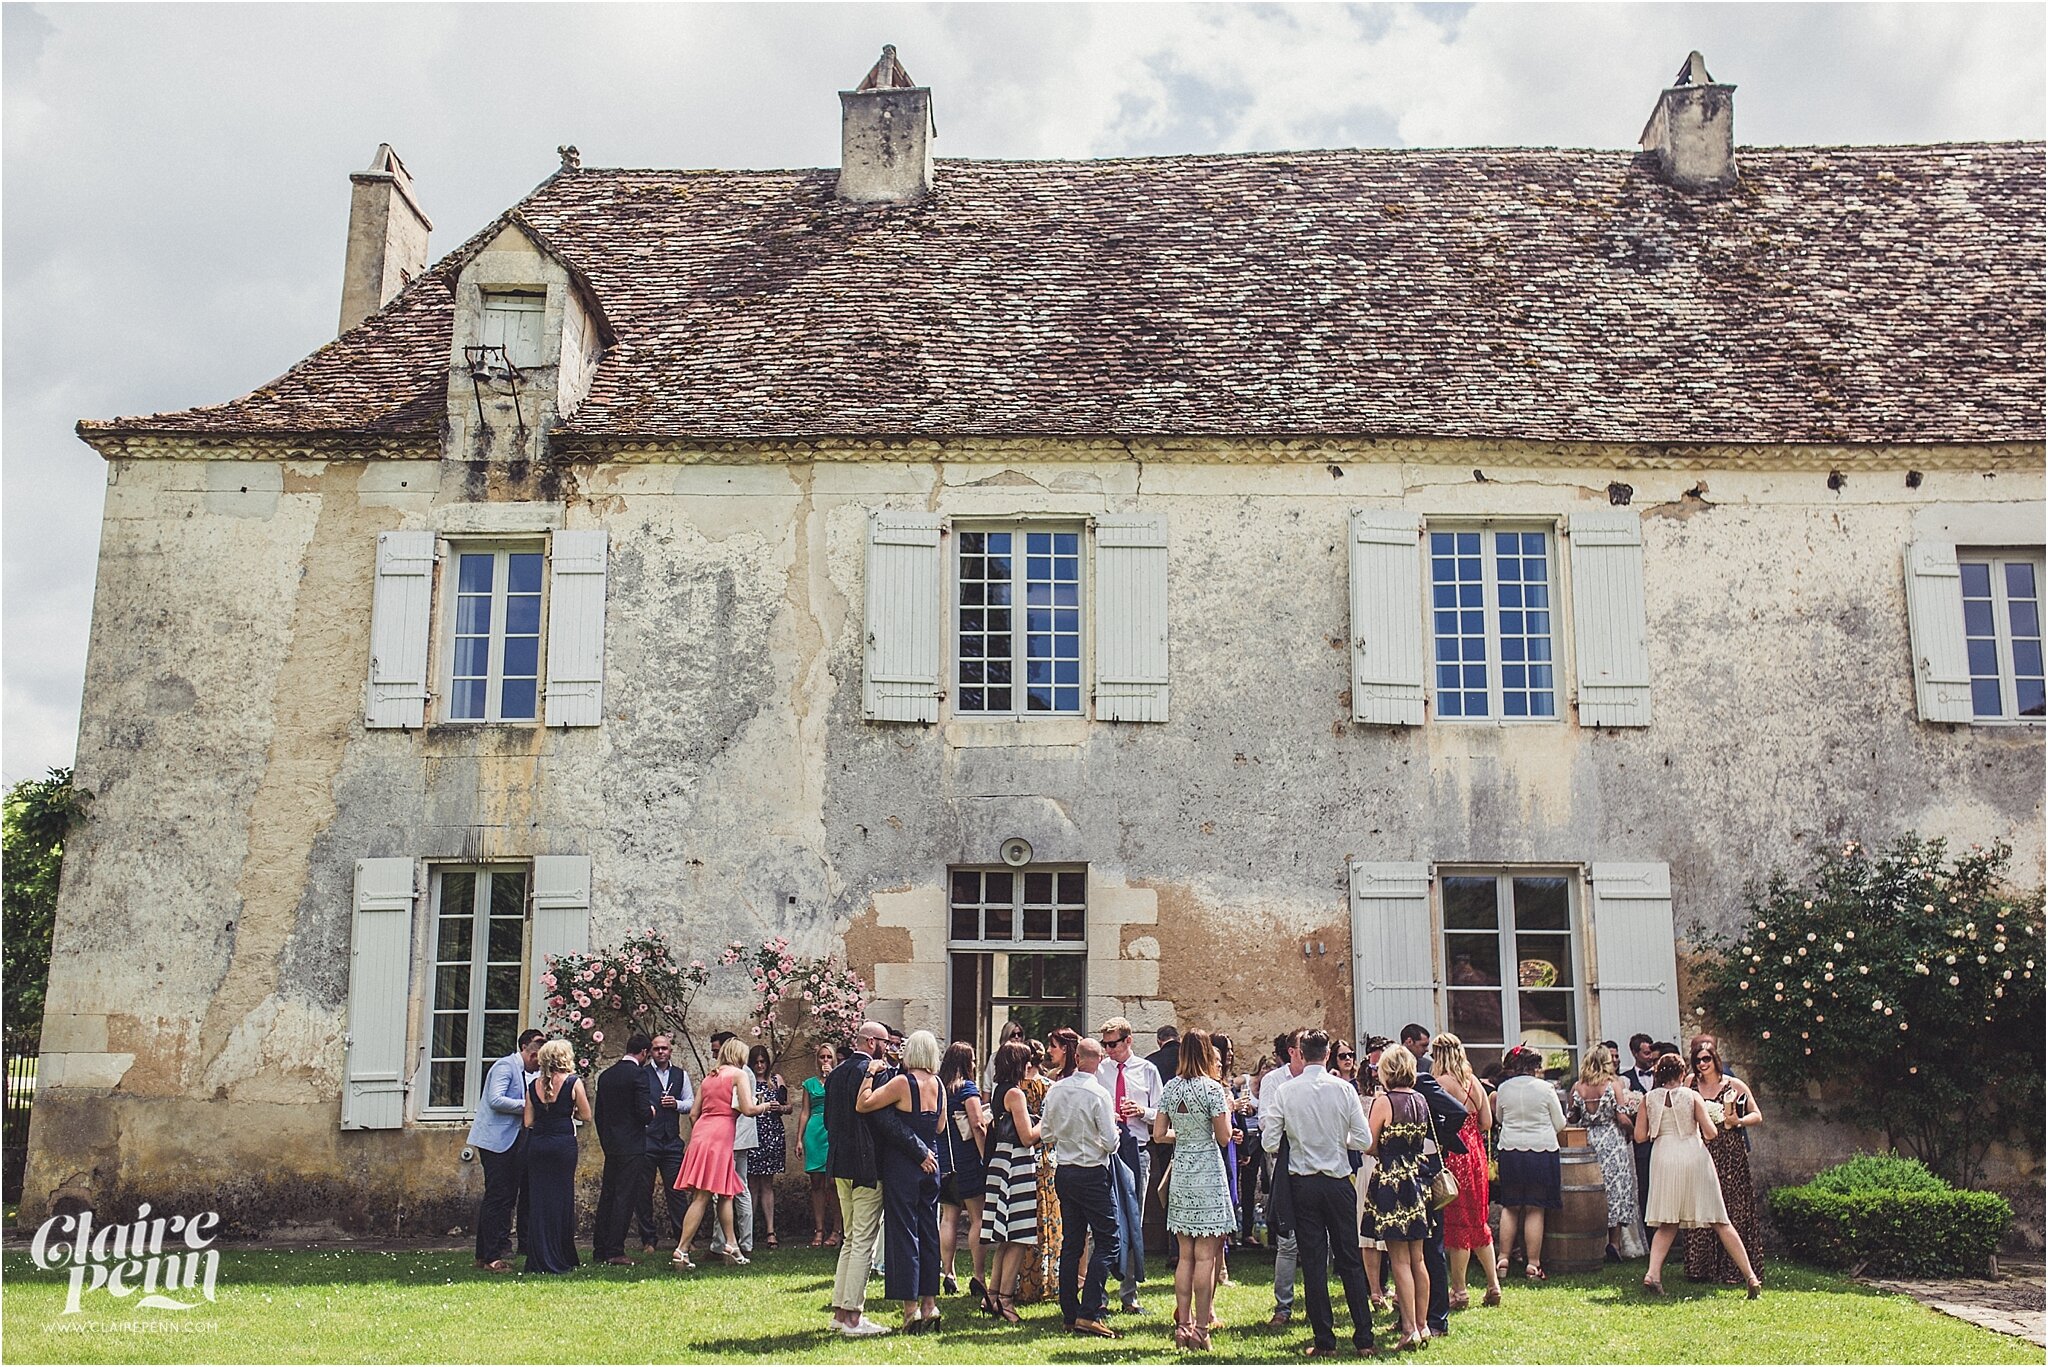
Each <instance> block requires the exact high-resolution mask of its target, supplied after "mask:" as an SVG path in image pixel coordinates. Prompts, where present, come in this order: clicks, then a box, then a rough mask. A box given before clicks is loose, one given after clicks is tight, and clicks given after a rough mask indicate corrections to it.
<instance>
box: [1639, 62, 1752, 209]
mask: <svg viewBox="0 0 2048 1367" xmlns="http://www.w3.org/2000/svg"><path fill="white" fill-rule="evenodd" d="M1642 147H1643V150H1644V151H1645V152H1655V153H1656V154H1657V165H1658V167H1659V168H1660V169H1661V170H1662V172H1663V174H1664V179H1666V180H1668V181H1670V182H1671V183H1672V184H1673V185H1676V186H1678V187H1679V188H1680V189H1684V190H1704V189H1713V188H1718V187H1721V186H1727V185H1733V184H1734V183H1735V87H1734V86H1732V85H1717V84H1715V82H1714V78H1713V77H1712V76H1709V75H1708V74H1707V61H1706V58H1704V57H1702V56H1700V55H1699V53H1697V52H1695V53H1692V54H1691V55H1689V56H1688V57H1687V58H1686V59H1685V65H1684V66H1682V67H1680V68H1679V69H1678V79H1677V81H1676V82H1674V83H1673V84H1672V87H1671V88H1670V89H1669V90H1667V91H1665V92H1664V93H1663V94H1662V95H1660V96H1659V97H1658V98H1657V108H1656V110H1655V111H1654V112H1652V113H1651V115H1650V121H1649V123H1647V124H1645V125H1644V126H1643V139H1642Z"/></svg>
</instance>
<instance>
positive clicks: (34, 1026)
mask: <svg viewBox="0 0 2048 1367" xmlns="http://www.w3.org/2000/svg"><path fill="white" fill-rule="evenodd" d="M86 801H87V795H86V794H85V793H83V792H81V791H79V790H78V789H77V788H75V787H74V786H72V782H71V771H70V770H69V769H52V770H50V772H49V774H48V776H47V777H44V778H32V779H24V780H22V781H21V782H20V783H17V784H15V785H14V786H13V787H12V788H10V789H8V790H7V798H6V802H5V807H4V815H0V842H4V847H0V957H4V964H0V1000H4V1007H0V1009H4V1011H5V1015H6V1030H7V1033H8V1035H9V1036H10V1037H12V1038H16V1039H20V1040H25V1041H27V1042H28V1043H30V1044H31V1045H33V1044H34V1043H35V1042H36V1041H38V1040H39V1039H40V1038H41V1036H42V1032H43V996H44V992H45V991H46V989H47V988H48V987H49V983H50V939H51V934H52V932H53V931H54V930H55V928H56V924H57V878H58V874H59V872H60V871H61V870H62V868H63V863H64V837H65V835H66V834H67V833H69V831H70V829H71V823H72V821H73V819H75V818H76V817H78V816H80V815H82V814H83V813H84V811H85V806H86Z"/></svg>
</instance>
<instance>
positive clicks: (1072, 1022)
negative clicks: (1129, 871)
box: [950, 867, 1088, 1059]
mask: <svg viewBox="0 0 2048 1367" xmlns="http://www.w3.org/2000/svg"><path fill="white" fill-rule="evenodd" d="M950 929H951V945H952V973H951V978H952V998H953V999H952V1012H951V1016H952V1029H953V1038H955V1039H963V1040H970V1041H973V1042H974V1044H975V1049H976V1053H977V1055H978V1056H979V1057H981V1058H984V1059H986V1058H987V1057H988V1056H989V1052H990V1049H991V1047H992V1044H993V1042H994V1041H996V1040H998V1039H1000V1038H1001V1034H1002V1029H1003V1027H1004V1026H1005V1025H1006V1024H1010V1023H1012V1022H1014V1023H1016V1024H1017V1025H1018V1026H1020V1027H1022V1029H1023V1030H1024V1032H1025V1036H1026V1038H1029V1039H1043V1038H1044V1037H1045V1036H1046V1034H1047V1033H1048V1032H1050V1031H1052V1030H1054V1029H1057V1028H1058V1027H1060V1026H1063V1025H1064V1026H1071V1027H1073V1028H1075V1029H1079V1028H1080V1027H1081V1024H1082V1010H1083V1005H1084V1001H1085V998H1084V996H1083V992H1084V990H1085V976H1086V970H1087V966H1088V958H1087V952H1086V951H1087V945H1088V873H1087V870H1085V869H1081V868H1071V867H1070V868H1036V867H1027V868H1023V869H954V870H953V871H952V921H951V927H950Z"/></svg>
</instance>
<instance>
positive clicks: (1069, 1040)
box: [1046, 1025, 1081, 1081]
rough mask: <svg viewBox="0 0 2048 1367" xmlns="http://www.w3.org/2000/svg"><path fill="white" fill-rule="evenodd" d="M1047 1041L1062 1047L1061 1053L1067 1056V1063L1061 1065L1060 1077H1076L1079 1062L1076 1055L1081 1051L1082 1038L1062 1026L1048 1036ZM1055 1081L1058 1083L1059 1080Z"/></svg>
mask: <svg viewBox="0 0 2048 1367" xmlns="http://www.w3.org/2000/svg"><path fill="white" fill-rule="evenodd" d="M1046 1039H1047V1040H1048V1041H1049V1042H1051V1043H1053V1044H1057V1045H1058V1046H1059V1047H1060V1052H1061V1053H1062V1054H1064V1055H1066V1062H1064V1063H1062V1064H1061V1065H1060V1077H1072V1076H1073V1075H1074V1066H1075V1063H1076V1062H1077V1060H1076V1059H1075V1058H1074V1055H1075V1054H1077V1053H1079V1052H1080V1051H1081V1037H1080V1036H1079V1035H1077V1034H1075V1033H1074V1032H1073V1031H1072V1030H1070V1029H1068V1028H1067V1027H1066V1026H1064V1025H1062V1026H1061V1027H1060V1028H1059V1029H1057V1030H1055V1031H1053V1032H1052V1033H1051V1034H1050V1035H1047V1036H1046ZM1054 1080H1055V1081H1057V1080H1058V1079H1054Z"/></svg>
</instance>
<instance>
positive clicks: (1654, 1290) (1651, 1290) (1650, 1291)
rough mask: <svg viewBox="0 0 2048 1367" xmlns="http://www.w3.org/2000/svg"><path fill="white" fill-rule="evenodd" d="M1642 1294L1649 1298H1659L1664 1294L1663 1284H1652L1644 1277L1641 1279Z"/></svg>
mask: <svg viewBox="0 0 2048 1367" xmlns="http://www.w3.org/2000/svg"><path fill="white" fill-rule="evenodd" d="M1643 1293H1644V1294H1645V1295H1649V1296H1661V1295H1663V1294H1664V1283H1662V1282H1653V1281H1651V1280H1650V1279H1649V1278H1648V1277H1645V1278H1643Z"/></svg>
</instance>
